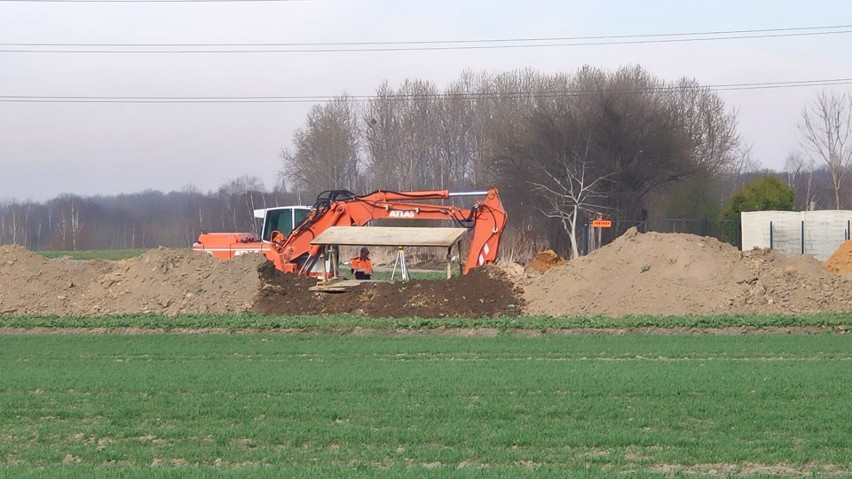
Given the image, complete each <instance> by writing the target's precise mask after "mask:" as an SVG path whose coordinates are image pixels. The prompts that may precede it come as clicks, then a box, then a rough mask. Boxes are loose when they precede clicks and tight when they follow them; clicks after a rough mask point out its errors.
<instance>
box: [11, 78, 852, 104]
mask: <svg viewBox="0 0 852 479" xmlns="http://www.w3.org/2000/svg"><path fill="white" fill-rule="evenodd" d="M838 85H852V78H837V79H822V80H798V81H785V82H750V83H721V84H708V85H700V84H697V85H665V86H659V87H645V88H622V89H602V90H580V89H564V90H547V91H511V92H482V93H478V92H470V93H438V94H434V95H411V94H390V95H382V96H379V95H345V96H341V95H336V96H329V95H310V96H210V97H200V96H199V97H176V96H175V97H153V96H152V97H143V96H113V97H110V96H28V95H0V102H9V103H13V102H14V103H321V102H326V101H332V100H336V99H339V98H346V99H349V100H351V101H356V102H368V101H372V100H376V99H387V100H396V101H405V100H412V99H423V98H460V99H467V100H477V99H495V98H558V97H568V96H590V95H597V94H600V93H624V94H644V93H657V92H678V91H685V90H700V89H706V90H710V91H737V90H769V89H778V88H800V87H814V86H838Z"/></svg>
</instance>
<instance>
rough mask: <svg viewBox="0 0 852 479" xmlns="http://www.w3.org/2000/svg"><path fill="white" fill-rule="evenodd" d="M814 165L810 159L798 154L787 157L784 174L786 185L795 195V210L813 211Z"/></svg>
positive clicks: (814, 203)
mask: <svg viewBox="0 0 852 479" xmlns="http://www.w3.org/2000/svg"><path fill="white" fill-rule="evenodd" d="M815 170H816V165H815V164H814V161H813V159H812V158H805V157H803V156H802V155H800V154H798V153H794V154H792V155H790V156H788V157H787V161H786V162H785V164H784V173H785V176H786V179H787V184H788V185H790V188H793V191H794V192H795V193H796V195H795V198H796V209H798V210H807V211H810V210H813V209H815V205H816V198H815V188H814V171H815Z"/></svg>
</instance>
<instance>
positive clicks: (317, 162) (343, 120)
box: [281, 95, 360, 194]
mask: <svg viewBox="0 0 852 479" xmlns="http://www.w3.org/2000/svg"><path fill="white" fill-rule="evenodd" d="M358 116H359V115H358V107H357V104H356V103H355V102H354V101H352V99H351V98H350V97H348V96H346V95H344V96H341V97H338V98H335V99H334V100H332V101H330V102H328V103H326V104H324V105H315V106H314V107H313V108H312V109H311V111H310V113H308V118H307V124H306V126H305V127H304V128H300V129H299V130H297V131H296V132H295V133H294V135H293V151H290V150H287V149H284V150H283V151H282V153H281V157H282V159H283V168H282V170H281V175H282V176H283V177H284V178H286V179H287V180H288V181H289V182H290V184H291V185H293V186H294V187H295V188H296V190H298V191H301V192H306V193H308V194H315V193H318V192H320V191H323V190H329V189H352V188H353V187H354V183H355V181H356V179H357V175H358V160H359V150H360V132H359V128H358Z"/></svg>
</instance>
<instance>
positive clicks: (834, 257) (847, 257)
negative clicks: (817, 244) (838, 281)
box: [824, 240, 852, 275]
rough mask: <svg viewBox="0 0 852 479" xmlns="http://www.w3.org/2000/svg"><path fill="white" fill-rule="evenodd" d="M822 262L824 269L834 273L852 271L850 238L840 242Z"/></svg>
mask: <svg viewBox="0 0 852 479" xmlns="http://www.w3.org/2000/svg"><path fill="white" fill-rule="evenodd" d="M824 264H825V267H826V269H828V270H829V271H831V272H833V273H836V274H842V275H847V274H850V273H852V240H848V241H844V242H843V243H840V246H838V247H837V249H836V250H835V251H834V253H832V254H831V256H830V257H829V258H828V259H827V260H825V263H824Z"/></svg>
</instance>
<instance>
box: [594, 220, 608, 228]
mask: <svg viewBox="0 0 852 479" xmlns="http://www.w3.org/2000/svg"><path fill="white" fill-rule="evenodd" d="M592 228H612V221H610V220H592Z"/></svg>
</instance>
